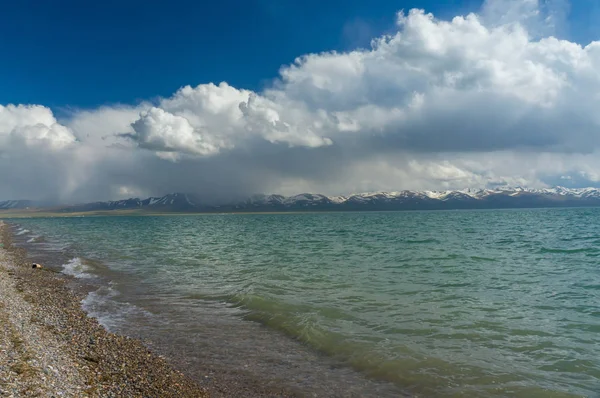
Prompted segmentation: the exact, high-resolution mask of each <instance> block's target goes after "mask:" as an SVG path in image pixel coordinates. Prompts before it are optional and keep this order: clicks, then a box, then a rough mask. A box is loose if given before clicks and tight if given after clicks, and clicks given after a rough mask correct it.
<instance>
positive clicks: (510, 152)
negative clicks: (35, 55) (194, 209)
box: [0, 0, 600, 200]
mask: <svg viewBox="0 0 600 398" xmlns="http://www.w3.org/2000/svg"><path fill="white" fill-rule="evenodd" d="M567 12H568V3H567V2H566V1H563V0H545V1H542V0H487V1H486V2H485V3H484V5H483V7H482V9H481V11H480V12H479V13H473V14H469V15H464V16H456V17H454V18H453V19H451V20H440V19H437V18H436V17H435V16H434V15H432V14H429V13H427V12H426V11H424V10H410V11H408V12H403V11H400V12H398V14H397V31H396V32H395V33H393V34H389V35H385V36H382V37H376V38H373V40H372V42H371V48H369V49H357V50H355V51H349V52H335V51H332V52H325V53H320V54H306V55H301V56H299V57H298V58H297V59H296V60H294V62H293V63H291V64H290V65H285V66H282V67H281V69H280V71H279V76H278V77H277V79H275V81H274V82H273V83H272V84H271V85H270V86H269V87H267V88H266V89H265V90H263V91H261V92H253V91H251V90H245V89H243V88H236V87H233V86H231V85H229V84H227V83H224V82H223V83H220V84H218V85H217V84H213V83H207V84H201V85H199V86H197V87H191V86H185V87H182V88H181V89H179V90H178V91H177V92H175V93H174V94H173V95H172V96H170V97H167V98H160V99H158V100H156V101H153V102H150V101H149V102H147V103H141V104H138V105H135V106H129V105H115V106H105V107H101V108H99V109H95V110H85V111H82V110H75V111H73V112H72V113H71V114H69V115H68V116H67V117H65V118H64V120H61V121H60V122H58V121H57V120H56V119H55V117H54V116H53V114H52V112H51V110H50V109H48V108H45V107H43V106H24V105H18V106H14V105H7V106H5V107H0V140H1V141H0V151H2V153H3V154H4V155H2V156H7V155H6V154H7V153H12V154H16V153H17V152H19V151H22V152H19V153H23V154H29V155H34V154H35V156H38V157H40V158H42V157H44V158H48V159H49V160H48V162H50V163H52V162H55V163H57V164H56V165H55V166H53V167H54V168H51V169H48V170H44V171H45V172H50V171H49V170H52V172H53V173H55V175H57V176H60V178H58V180H60V181H55V180H53V179H52V178H50V179H47V180H48V181H50V182H51V183H52V184H54V185H52V186H51V185H50V184H46V185H44V192H46V190H47V192H50V193H51V194H50V196H53V197H61V198H71V199H72V200H84V199H97V198H101V197H102V198H103V197H114V196H119V195H123V194H124V193H127V194H132V193H136V194H139V195H146V194H162V193H166V192H170V191H188V192H190V191H191V192H196V193H201V194H204V195H205V196H206V197H211V198H213V199H215V200H216V198H224V197H230V196H234V195H244V194H248V193H256V192H281V193H284V194H286V193H297V192H299V191H320V192H323V193H329V194H343V193H349V192H353V191H364V190H395V189H450V188H464V187H468V186H469V187H485V186H496V185H503V184H509V185H529V186H544V185H547V184H550V183H552V182H553V181H566V180H567V177H572V178H571V179H570V180H569V181H579V182H581V183H582V184H584V183H585V182H587V183H595V182H597V181H598V180H599V179H598V178H596V176H597V175H598V172H597V170H598V167H600V161H597V160H596V158H597V156H596V154H597V152H598V151H599V150H600V148H599V147H600V135H599V134H598V133H597V132H598V129H599V127H600V114H599V113H598V112H597V111H596V109H597V108H598V106H599V105H600V102H599V101H600V97H599V96H598V94H597V93H598V92H600V72H598V71H600V42H591V43H588V44H585V45H581V44H578V43H574V42H570V41H567V40H563V39H559V38H557V37H554V36H553V34H560V31H561V26H562V25H564V23H565V20H566V19H565V16H566V13H567ZM16 148H20V149H18V150H17V149H16ZM11 151H12V152H11ZM16 157H17V156H12V157H11V159H12V161H15V158H16ZM65 162H66V163H69V165H70V166H72V167H65ZM12 164H18V162H16V163H12ZM17 169H19V167H17ZM2 174H6V173H0V192H2V193H3V196H11V197H14V196H15V195H19V196H23V195H28V194H29V193H30V192H32V188H31V186H34V185H32V184H29V182H28V181H26V182H21V183H20V184H16V185H12V186H10V187H8V186H9V180H10V179H9V178H7V177H6V176H4V175H2ZM17 174H18V172H17ZM561 177H565V178H561ZM21 180H23V179H21Z"/></svg>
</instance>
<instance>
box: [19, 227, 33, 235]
mask: <svg viewBox="0 0 600 398" xmlns="http://www.w3.org/2000/svg"><path fill="white" fill-rule="evenodd" d="M28 232H31V231H30V230H28V229H25V228H21V229H19V230H18V231H17V233H16V234H15V235H17V236H20V235H25V234H26V233H28Z"/></svg>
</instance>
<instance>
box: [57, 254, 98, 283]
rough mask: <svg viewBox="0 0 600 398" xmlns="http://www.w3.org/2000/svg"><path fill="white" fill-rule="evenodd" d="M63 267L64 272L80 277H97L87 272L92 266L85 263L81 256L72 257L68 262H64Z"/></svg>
mask: <svg viewBox="0 0 600 398" xmlns="http://www.w3.org/2000/svg"><path fill="white" fill-rule="evenodd" d="M62 267H63V270H62V272H63V274H67V275H71V276H74V277H75V278H80V279H89V278H95V276H94V275H92V274H90V273H88V272H86V271H89V269H90V267H89V266H87V265H86V264H84V262H83V261H82V260H81V259H80V258H79V257H75V258H72V259H71V260H69V262H68V263H66V264H63V266H62Z"/></svg>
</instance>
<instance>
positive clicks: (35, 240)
mask: <svg viewBox="0 0 600 398" xmlns="http://www.w3.org/2000/svg"><path fill="white" fill-rule="evenodd" d="M45 241H46V239H45V238H44V237H43V236H42V235H34V236H32V237H31V238H29V239H27V243H43V242H45Z"/></svg>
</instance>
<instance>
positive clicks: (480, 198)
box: [0, 187, 600, 213]
mask: <svg viewBox="0 0 600 398" xmlns="http://www.w3.org/2000/svg"><path fill="white" fill-rule="evenodd" d="M583 206H600V189H599V188H564V187H555V188H544V189H529V188H520V187H517V188H508V187H500V188H495V189H465V190H456V191H397V192H371V193H361V194H353V195H349V196H325V195H321V194H310V193H304V194H300V195H295V196H282V195H253V196H250V197H248V198H246V199H244V200H239V201H233V202H230V203H222V204H220V205H214V204H211V205H209V204H203V202H202V201H201V200H200V199H199V197H198V196H196V195H192V194H184V193H172V194H168V195H165V196H162V197H151V198H147V199H138V198H131V199H125V200H117V201H107V202H91V203H83V204H75V205H62V206H53V207H51V208H48V207H46V208H44V206H40V205H39V204H36V203H35V202H33V201H28V200H17V201H15V200H12V201H3V202H2V201H0V210H9V209H41V208H44V209H45V210H52V211H57V212H65V213H69V212H88V211H111V210H134V209H139V210H147V211H149V212H213V213H215V212H217V213H220V212H286V211H384V210H387V211H394V210H452V209H493V208H535V207H583Z"/></svg>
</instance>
